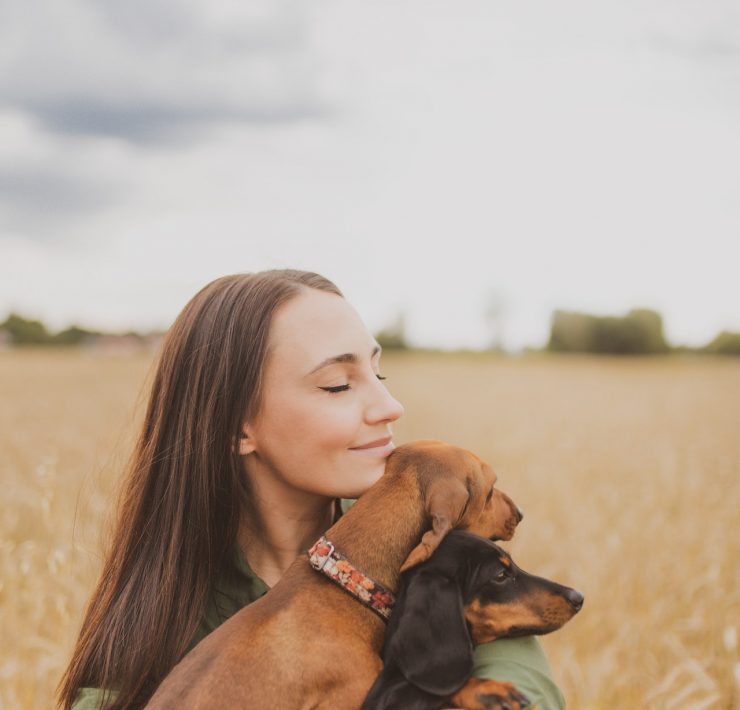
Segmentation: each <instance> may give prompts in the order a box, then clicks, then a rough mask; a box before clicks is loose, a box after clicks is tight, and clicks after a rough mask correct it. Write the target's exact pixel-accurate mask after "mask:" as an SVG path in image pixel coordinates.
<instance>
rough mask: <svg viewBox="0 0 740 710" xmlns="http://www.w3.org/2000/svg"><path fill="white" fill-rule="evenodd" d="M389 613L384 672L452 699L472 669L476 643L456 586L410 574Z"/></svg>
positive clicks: (434, 576) (437, 578)
mask: <svg viewBox="0 0 740 710" xmlns="http://www.w3.org/2000/svg"><path fill="white" fill-rule="evenodd" d="M411 575H412V576H411V579H410V580H409V582H408V583H407V584H406V586H404V588H403V590H402V591H401V594H400V595H399V598H398V600H397V602H396V606H395V608H394V610H393V613H392V614H391V619H390V623H389V624H388V631H387V632H386V641H385V645H384V648H383V661H384V665H385V667H392V666H395V667H396V668H398V670H399V671H400V672H401V674H402V675H403V676H404V678H406V680H407V681H409V682H410V683H411V684H412V685H415V686H416V687H417V688H420V689H421V690H424V691H426V692H427V693H432V694H433V695H438V696H444V695H451V694H452V693H454V692H455V691H456V690H457V689H458V688H460V687H461V686H462V685H463V684H464V683H465V681H466V680H467V679H468V677H469V676H470V673H471V672H472V670H473V642H472V641H471V639H470V634H469V633H468V627H467V624H466V622H465V616H464V611H463V603H462V597H461V594H460V588H459V586H458V585H457V583H456V582H454V581H453V580H451V579H448V578H445V577H442V576H441V575H439V574H433V573H430V572H426V571H421V572H418V573H417V572H416V571H415V572H412V573H411Z"/></svg>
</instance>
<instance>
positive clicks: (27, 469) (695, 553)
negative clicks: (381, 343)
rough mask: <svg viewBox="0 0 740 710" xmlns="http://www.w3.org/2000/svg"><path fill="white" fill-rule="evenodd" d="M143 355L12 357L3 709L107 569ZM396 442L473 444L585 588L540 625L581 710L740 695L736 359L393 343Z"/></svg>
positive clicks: (533, 549) (565, 577) (63, 656)
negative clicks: (576, 608) (473, 350)
mask: <svg viewBox="0 0 740 710" xmlns="http://www.w3.org/2000/svg"><path fill="white" fill-rule="evenodd" d="M152 362H153V360H152V355H151V354H145V353H140V354H135V355H131V354H127V355H122V354H114V353H108V352H103V353H101V352H95V351H84V350H67V349H57V350H48V349H46V350H38V351H34V350H24V351H18V350H13V351H11V350H8V351H6V352H0V391H1V392H2V398H0V450H1V451H2V469H1V470H0V471H1V472H0V485H1V486H2V490H3V496H2V504H1V508H0V625H1V628H2V629H3V637H4V639H5V643H4V644H3V645H2V648H1V649H0V688H1V690H0V706H2V707H6V708H42V707H50V706H51V705H52V694H53V689H54V687H55V685H56V683H57V681H58V679H59V677H60V674H61V672H62V670H63V667H64V665H65V664H66V662H67V660H68V658H69V653H70V650H71V644H72V643H73V640H74V637H75V635H76V633H77V630H78V625H79V623H80V616H81V613H82V609H83V605H84V604H85V602H86V600H87V597H88V595H89V593H90V591H91V588H92V585H93V583H94V581H95V577H96V574H97V571H98V568H99V564H100V557H101V552H102V549H103V548H102V546H103V545H104V543H105V540H106V537H105V536H106V532H107V530H108V525H109V523H110V513H111V511H112V503H113V500H114V495H115V491H116V486H117V483H118V480H119V476H120V472H121V469H122V466H123V465H124V463H125V460H126V457H127V455H128V453H129V451H130V446H131V443H132V438H133V435H134V431H135V427H136V423H137V422H138V421H139V418H140V416H141V414H142V408H143V404H144V401H145V399H144V398H145V394H146V383H147V374H148V373H149V372H150V367H151V364H152ZM382 370H383V372H384V374H385V375H386V376H387V377H388V381H387V383H386V384H387V385H388V387H389V389H390V390H391V391H392V392H393V394H394V395H395V396H396V397H397V398H398V399H399V400H400V401H401V402H402V403H403V404H404V406H405V408H406V414H405V416H404V417H403V418H402V419H401V420H400V421H399V422H398V423H397V424H396V426H395V432H396V437H395V439H396V443H397V444H401V443H403V442H405V441H409V440H411V439H416V438H427V437H432V438H440V439H444V440H447V441H450V442H452V443H455V444H459V445H461V446H464V447H466V448H469V449H471V450H473V451H475V452H476V453H477V454H479V455H480V456H482V457H483V458H484V459H486V460H487V461H488V462H489V463H490V464H491V465H492V466H493V467H494V469H495V470H496V471H497V473H498V475H499V482H500V486H501V488H502V489H503V490H505V491H507V492H508V493H510V494H511V495H512V497H513V498H514V499H515V500H516V502H517V503H518V504H519V505H520V506H521V507H522V508H523V509H524V511H525V513H526V515H525V519H524V522H523V523H522V525H521V526H520V528H519V531H518V532H517V536H516V538H515V540H514V541H512V543H510V544H508V545H507V546H508V547H509V549H510V550H511V551H512V553H513V554H514V556H515V559H516V560H517V561H518V563H519V564H520V565H521V566H522V567H523V568H525V569H527V570H528V571H532V572H535V573H538V574H541V575H544V576H549V577H551V578H553V579H555V580H557V581H560V582H562V583H564V584H568V585H572V586H575V587H576V588H578V589H579V590H580V591H582V592H583V593H584V594H585V597H586V601H585V605H584V608H583V611H582V612H581V613H580V614H579V615H578V616H577V617H575V619H574V620H573V621H571V622H570V623H569V624H568V625H566V626H565V627H564V628H563V629H562V630H560V631H558V632H556V633H555V634H553V635H551V636H548V637H544V638H543V644H544V645H545V648H546V650H547V652H548V656H549V659H550V662H551V664H552V667H553V671H554V673H555V676H556V680H557V681H558V683H559V685H560V687H561V688H562V689H563V691H564V693H565V695H566V698H567V699H568V702H569V707H570V708H574V709H576V710H578V709H586V708H638V707H654V708H737V707H740V704H739V700H738V683H740V663H739V658H738V638H737V636H738V630H739V628H740V565H738V561H739V560H740V516H738V510H739V509H740V489H739V487H738V474H740V437H739V436H738V430H739V429H740V362H738V361H737V359H734V358H733V359H723V358H715V357H711V356H707V357H702V358H696V357H688V356H686V357H679V356H672V357H654V358H647V357H644V358H630V359H619V358H612V357H605V356H604V357H594V356H585V355H530V356H523V357H519V358H515V357H497V356H495V355H482V354H470V355H467V356H465V355H451V354H419V353H414V352H390V353H388V354H386V355H384V358H383V365H382Z"/></svg>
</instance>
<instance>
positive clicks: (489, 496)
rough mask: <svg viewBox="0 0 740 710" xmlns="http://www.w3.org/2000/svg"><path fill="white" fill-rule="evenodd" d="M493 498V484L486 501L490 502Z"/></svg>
mask: <svg viewBox="0 0 740 710" xmlns="http://www.w3.org/2000/svg"><path fill="white" fill-rule="evenodd" d="M491 498H493V486H491V490H490V491H488V497H487V498H486V503H488V502H489V501H490V500H491Z"/></svg>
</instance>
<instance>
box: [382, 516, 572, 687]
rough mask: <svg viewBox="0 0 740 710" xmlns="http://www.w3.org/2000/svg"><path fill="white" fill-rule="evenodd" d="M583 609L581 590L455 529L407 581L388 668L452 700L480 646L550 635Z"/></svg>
mask: <svg viewBox="0 0 740 710" xmlns="http://www.w3.org/2000/svg"><path fill="white" fill-rule="evenodd" d="M582 604H583V595H582V594H581V593H580V592H577V591H576V590H575V589H571V588H569V587H564V586H562V585H560V584H556V583H555V582H551V581H550V580H548V579H544V578H543V577H535V576H534V575H531V574H528V573H527V572H525V571H524V570H522V569H520V568H519V567H518V566H517V565H516V564H515V563H514V561H513V560H512V559H511V556H510V555H509V554H508V553H507V552H506V551H504V550H502V549H501V548H500V547H499V546H498V545H496V544H494V543H493V542H491V541H490V540H487V539H485V538H482V537H479V536H477V535H472V534H470V533H466V532H462V531H457V530H455V531H452V532H451V533H450V534H449V535H447V536H446V537H445V539H444V540H443V541H442V543H441V544H440V545H439V547H438V549H437V550H436V551H435V553H434V555H432V557H430V558H429V559H428V560H427V561H425V562H424V563H422V564H420V565H418V566H417V567H414V568H413V569H411V570H409V571H408V572H405V573H404V574H402V575H401V587H400V589H399V593H398V597H397V601H396V605H395V607H394V610H393V614H392V615H391V619H390V623H389V625H388V631H387V633H386V640H385V646H384V648H383V661H384V663H385V665H386V666H387V667H388V668H389V669H390V668H392V667H396V668H397V669H398V670H399V671H400V673H401V675H402V676H403V677H404V678H405V679H406V680H408V681H409V682H410V683H411V684H412V685H415V686H416V687H418V688H421V689H422V690H424V691H426V692H428V693H432V694H434V695H439V696H445V695H449V694H452V693H454V692H455V691H456V690H457V689H458V688H460V687H461V686H462V685H463V684H464V683H465V681H466V680H467V678H468V677H469V675H470V673H471V671H472V667H473V646H474V645H477V644H480V643H484V642H486V641H492V640H494V639H497V638H506V637H513V636H524V635H531V634H547V633H550V632H551V631H554V630H555V629H558V628H560V627H561V626H562V625H563V624H564V623H565V622H566V621H568V620H569V619H570V618H572V617H573V616H574V615H575V614H576V613H577V612H578V611H579V610H580V608H581V606H582Z"/></svg>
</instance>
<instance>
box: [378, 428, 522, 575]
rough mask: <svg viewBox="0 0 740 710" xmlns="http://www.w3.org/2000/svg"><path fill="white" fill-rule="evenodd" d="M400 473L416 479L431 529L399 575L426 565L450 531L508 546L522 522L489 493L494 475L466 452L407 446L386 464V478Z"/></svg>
mask: <svg viewBox="0 0 740 710" xmlns="http://www.w3.org/2000/svg"><path fill="white" fill-rule="evenodd" d="M406 467H412V468H413V470H414V471H415V473H416V476H417V481H418V485H419V490H420V491H421V495H422V497H423V500H424V507H425V509H426V512H427V516H428V519H429V521H430V522H431V526H432V528H431V530H428V531H427V532H426V533H424V535H423V537H422V539H421V542H420V543H419V544H418V545H417V546H416V547H415V548H414V549H413V550H412V551H411V552H410V553H409V556H408V557H407V558H406V560H405V561H404V563H403V564H402V565H401V571H402V572H403V571H405V570H408V569H410V568H411V567H413V566H414V565H418V564H419V563H421V562H423V561H424V560H427V559H428V558H429V557H430V556H431V554H432V553H433V552H434V551H435V550H436V549H437V547H438V546H439V544H440V543H441V542H442V539H443V538H444V537H445V535H447V533H449V532H450V530H452V529H453V528H454V529H458V530H467V531H469V532H471V533H475V534H477V535H481V536H483V537H486V538H489V539H491V540H510V539H511V537H512V535H513V534H514V530H515V529H516V526H517V524H518V523H519V522H520V521H521V520H522V517H523V513H522V511H521V510H519V508H517V506H516V505H515V504H514V502H513V501H512V500H511V498H509V497H508V496H507V495H506V494H505V493H502V492H501V491H500V490H498V489H497V488H495V483H496V473H495V472H494V470H493V469H492V468H491V467H490V466H489V465H488V464H487V463H486V462H485V461H483V460H482V459H481V458H479V457H478V456H476V455H475V454H474V453H472V452H471V451H468V450H467V449H463V448H460V447H459V446H453V445H452V444H448V443H446V442H444V441H438V440H437V439H420V440H417V441H412V442H409V443H407V444H403V445H402V446H399V447H397V448H396V449H394V450H393V452H392V453H391V455H390V456H389V457H388V459H387V460H386V473H388V471H389V468H390V469H392V470H401V469H404V468H406Z"/></svg>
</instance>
